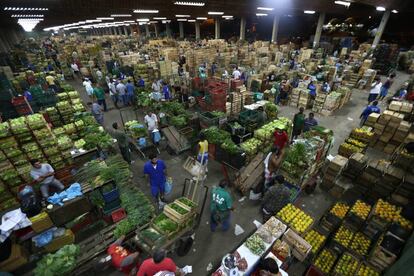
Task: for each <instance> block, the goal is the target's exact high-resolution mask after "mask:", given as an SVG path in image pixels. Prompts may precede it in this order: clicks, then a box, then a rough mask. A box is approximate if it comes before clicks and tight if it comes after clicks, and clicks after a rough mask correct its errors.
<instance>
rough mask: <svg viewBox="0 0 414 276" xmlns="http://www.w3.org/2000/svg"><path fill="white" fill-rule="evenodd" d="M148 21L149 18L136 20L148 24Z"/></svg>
mask: <svg viewBox="0 0 414 276" xmlns="http://www.w3.org/2000/svg"><path fill="white" fill-rule="evenodd" d="M148 21H150V20H149V18H138V19H137V22H148Z"/></svg>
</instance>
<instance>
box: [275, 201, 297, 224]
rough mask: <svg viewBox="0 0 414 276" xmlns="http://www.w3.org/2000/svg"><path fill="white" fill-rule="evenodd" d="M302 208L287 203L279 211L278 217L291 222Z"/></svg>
mask: <svg viewBox="0 0 414 276" xmlns="http://www.w3.org/2000/svg"><path fill="white" fill-rule="evenodd" d="M300 212H301V210H300V209H299V208H297V207H295V206H293V205H292V204H291V203H289V204H287V205H286V206H285V207H283V208H282V210H280V211H279V212H278V213H277V215H276V216H277V217H278V218H280V219H282V220H283V221H284V222H286V223H289V222H291V221H292V220H293V219H294V218H295V217H296V216H297V215H298V214H299V213H300Z"/></svg>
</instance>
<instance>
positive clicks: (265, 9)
mask: <svg viewBox="0 0 414 276" xmlns="http://www.w3.org/2000/svg"><path fill="white" fill-rule="evenodd" d="M257 9H258V10H261V11H273V8H266V7H257Z"/></svg>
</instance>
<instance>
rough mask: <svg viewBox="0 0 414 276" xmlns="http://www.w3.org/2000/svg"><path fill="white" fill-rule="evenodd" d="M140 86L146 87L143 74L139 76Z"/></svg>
mask: <svg viewBox="0 0 414 276" xmlns="http://www.w3.org/2000/svg"><path fill="white" fill-rule="evenodd" d="M138 79H139V80H138V87H139V88H144V87H145V81H144V79H143V78H142V77H141V76H138Z"/></svg>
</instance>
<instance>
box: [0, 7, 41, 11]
mask: <svg viewBox="0 0 414 276" xmlns="http://www.w3.org/2000/svg"><path fill="white" fill-rule="evenodd" d="M4 10H5V11H48V10H49V8H22V7H4Z"/></svg>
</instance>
